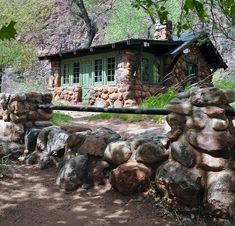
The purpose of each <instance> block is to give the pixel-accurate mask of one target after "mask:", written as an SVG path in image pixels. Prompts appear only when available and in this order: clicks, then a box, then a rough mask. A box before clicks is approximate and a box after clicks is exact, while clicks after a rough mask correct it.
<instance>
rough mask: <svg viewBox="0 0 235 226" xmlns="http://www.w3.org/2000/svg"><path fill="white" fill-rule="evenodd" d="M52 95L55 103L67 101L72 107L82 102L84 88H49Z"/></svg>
mask: <svg viewBox="0 0 235 226" xmlns="http://www.w3.org/2000/svg"><path fill="white" fill-rule="evenodd" d="M48 91H49V92H51V93H52V96H53V100H54V101H66V102H69V103H70V104H72V105H75V104H78V103H79V102H82V88H81V87H62V86H61V87H54V88H48Z"/></svg>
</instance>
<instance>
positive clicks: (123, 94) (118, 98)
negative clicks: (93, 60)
mask: <svg viewBox="0 0 235 226" xmlns="http://www.w3.org/2000/svg"><path fill="white" fill-rule="evenodd" d="M160 90H161V87H159V86H155V87H154V86H143V85H134V86H133V85H126V86H123V87H118V86H102V87H95V86H94V87H91V95H92V96H91V98H90V104H94V105H96V106H97V107H114V108H123V107H124V108H128V107H133V106H135V105H136V104H141V103H142V102H143V101H144V100H145V99H146V98H148V97H150V96H152V95H154V94H156V93H158V92H160Z"/></svg>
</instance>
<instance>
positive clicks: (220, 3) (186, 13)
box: [132, 0, 235, 41]
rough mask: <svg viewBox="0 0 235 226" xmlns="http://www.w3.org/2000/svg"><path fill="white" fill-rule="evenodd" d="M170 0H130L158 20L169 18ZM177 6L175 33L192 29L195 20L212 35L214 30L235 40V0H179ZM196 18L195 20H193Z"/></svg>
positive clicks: (162, 20)
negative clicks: (177, 17)
mask: <svg viewBox="0 0 235 226" xmlns="http://www.w3.org/2000/svg"><path fill="white" fill-rule="evenodd" d="M170 1H172V0H132V4H133V6H134V7H137V8H138V9H140V8H142V9H144V10H145V12H146V13H147V14H149V15H152V16H154V17H156V18H159V20H160V22H161V23H163V22H164V21H166V20H168V19H171V18H169V14H170V12H169V8H168V7H169V4H168V3H169V2H170ZM176 2H180V7H179V8H177V10H176V11H178V10H179V11H178V15H179V19H178V21H177V24H176V29H177V33H178V34H180V33H181V32H182V31H184V30H189V29H192V28H193V26H194V22H195V21H200V23H201V27H202V28H206V29H209V31H210V32H211V34H212V35H214V32H215V30H218V31H220V33H222V34H223V35H225V36H226V37H227V38H230V39H231V40H233V41H235V32H234V26H235V2H234V0H181V1H178V0H176V1H174V2H173V4H174V3H175V4H177V3H176ZM195 19H196V20H195Z"/></svg>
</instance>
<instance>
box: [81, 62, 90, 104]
mask: <svg viewBox="0 0 235 226" xmlns="http://www.w3.org/2000/svg"><path fill="white" fill-rule="evenodd" d="M91 85H92V74H91V61H85V62H83V63H82V100H88V99H89V97H90V87H91Z"/></svg>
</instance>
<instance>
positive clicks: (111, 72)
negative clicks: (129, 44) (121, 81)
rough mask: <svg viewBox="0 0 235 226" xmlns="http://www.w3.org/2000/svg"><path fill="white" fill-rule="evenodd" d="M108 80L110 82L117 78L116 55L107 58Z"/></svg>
mask: <svg viewBox="0 0 235 226" xmlns="http://www.w3.org/2000/svg"><path fill="white" fill-rule="evenodd" d="M107 80H108V82H113V81H114V80H115V57H110V58H107Z"/></svg>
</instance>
